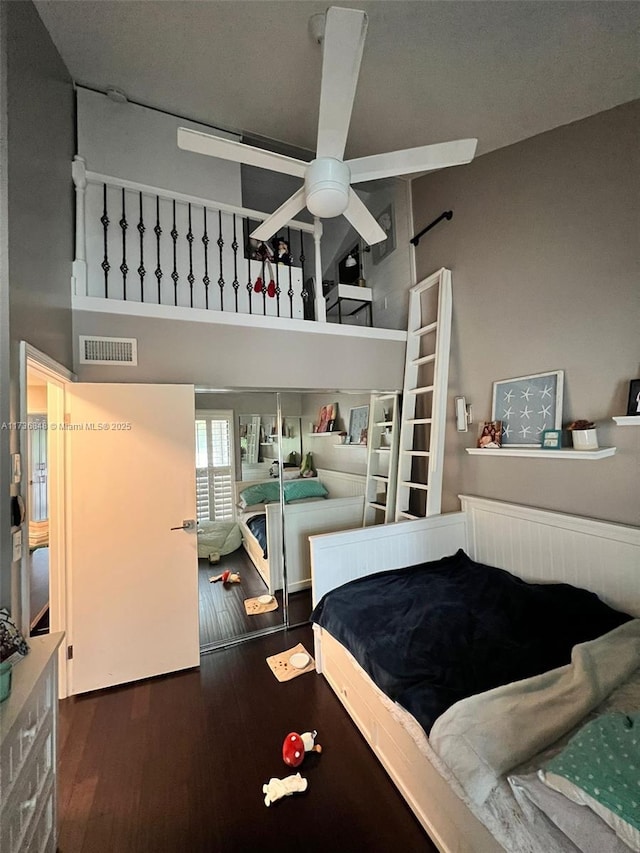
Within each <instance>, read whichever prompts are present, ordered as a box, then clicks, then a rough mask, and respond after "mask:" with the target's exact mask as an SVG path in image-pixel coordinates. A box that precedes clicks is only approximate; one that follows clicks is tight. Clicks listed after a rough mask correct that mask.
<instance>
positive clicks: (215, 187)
mask: <svg viewBox="0 0 640 853" xmlns="http://www.w3.org/2000/svg"><path fill="white" fill-rule="evenodd" d="M77 98H78V101H77V104H78V107H77V108H78V154H80V155H81V156H82V157H84V158H85V159H86V161H87V169H89V170H90V171H92V172H99V173H100V174H103V175H111V176H114V177H118V178H124V179H126V180H129V181H137V182H138V183H142V184H148V185H149V186H152V187H158V188H160V189H168V190H173V191H174V192H181V193H185V194H186V195H194V196H199V197H200V198H207V199H213V200H215V201H219V202H223V203H225V204H235V205H238V206H240V205H241V204H242V190H241V184H240V165H239V164H237V163H230V162H228V161H226V160H220V159H218V158H216V157H205V156H203V155H202V154H193V153H191V152H190V151H181V150H180V149H179V148H178V145H177V142H176V138H177V129H178V128H179V127H189V128H192V129H194V130H200V131H202V132H203V133H215V135H216V136H223V137H225V138H228V139H239V137H238V136H234V135H233V134H230V133H225V132H223V131H220V130H215V131H214V130H212V128H210V127H206V126H205V125H201V124H197V123H196V122H192V121H186V120H185V119H181V118H176V117H175V116H170V115H167V114H166V113H162V112H159V111H158V110H153V109H148V108H147V107H140V106H138V105H137V104H130V103H124V104H118V103H114V102H113V101H112V100H111V99H110V98H108V97H107V96H106V95H102V94H100V93H98V92H92V91H90V90H89V89H83V88H81V87H80V88H78V90H77Z"/></svg>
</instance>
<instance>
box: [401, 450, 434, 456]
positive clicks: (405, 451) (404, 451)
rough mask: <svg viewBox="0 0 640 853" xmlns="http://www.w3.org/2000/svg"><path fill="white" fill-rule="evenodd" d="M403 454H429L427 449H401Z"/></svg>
mask: <svg viewBox="0 0 640 853" xmlns="http://www.w3.org/2000/svg"><path fill="white" fill-rule="evenodd" d="M400 452H401V453H403V454H404V455H405V456H430V452H429V451H428V450H401V451H400Z"/></svg>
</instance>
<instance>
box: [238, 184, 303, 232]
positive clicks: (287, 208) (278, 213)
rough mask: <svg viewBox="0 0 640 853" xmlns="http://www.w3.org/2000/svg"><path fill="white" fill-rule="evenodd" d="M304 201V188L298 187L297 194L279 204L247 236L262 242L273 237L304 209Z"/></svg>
mask: <svg viewBox="0 0 640 853" xmlns="http://www.w3.org/2000/svg"><path fill="white" fill-rule="evenodd" d="M304 200H305V194H304V187H300V189H299V190H298V192H295V193H294V194H293V195H292V196H291V197H290V198H288V199H287V200H286V201H285V202H284V204H281V205H280V207H279V208H278V209H277V210H274V212H273V213H272V214H271V216H269V217H268V218H267V219H265V220H264V222H263V223H261V224H260V225H258V227H257V228H256V229H255V230H254V231H252V232H251V234H250V235H249V236H250V237H252V238H253V239H254V240H262V241H265V240H268V239H269V238H270V237H273V235H274V234H275V233H276V232H277V231H279V229H280V228H282V226H283V225H286V224H287V222H290V221H291V220H292V219H293V217H294V216H295V215H296V213H298V211H299V210H302V208H303V207H304Z"/></svg>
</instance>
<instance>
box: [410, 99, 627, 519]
mask: <svg viewBox="0 0 640 853" xmlns="http://www.w3.org/2000/svg"><path fill="white" fill-rule="evenodd" d="M639 127H640V102H639V101H636V102H633V103H629V104H625V105H623V106H620V107H617V108H616V109H614V110H610V111H608V112H605V113H601V114H599V115H596V116H593V117H591V118H588V119H585V120H583V121H580V122H576V123H574V124H571V125H567V126H565V127H561V128H558V129H556V130H553V131H550V132H548V133H545V134H542V135H540V136H537V137H534V138H532V139H529V140H526V141H524V142H521V143H518V144H517V145H513V146H510V147H509V148H505V149H502V150H499V151H495V152H493V153H491V154H487V155H485V156H483V157H480V158H479V159H478V160H476V161H475V162H473V163H471V164H469V165H468V166H463V167H459V168H456V169H448V170H445V171H442V172H440V173H438V174H435V175H431V176H425V177H423V178H421V179H419V180H416V181H415V182H414V187H413V192H414V222H415V225H416V229H419V228H421V227H422V225H423V224H424V223H427V222H429V221H431V219H433V218H434V217H435V216H437V215H438V214H439V213H441V212H442V211H443V210H447V209H449V208H451V209H453V211H454V216H453V220H452V221H451V222H445V223H443V224H442V225H440V226H438V228H436V229H434V231H433V232H431V233H430V234H429V235H427V237H425V238H424V239H423V240H422V241H421V242H420V245H419V247H418V249H417V252H416V263H417V271H418V279H421V278H423V277H425V276H426V275H428V274H429V273H431V272H432V271H434V270H436V269H438V268H439V267H441V266H446V267H450V268H451V270H452V273H453V298H454V320H453V338H452V346H451V352H452V358H451V373H450V382H449V395H450V405H449V408H448V415H449V423H448V429H447V436H446V461H445V477H444V500H443V509H444V511H451V510H454V509H456V508H458V505H459V504H458V500H457V495H458V494H460V493H470V494H477V495H483V496H487V497H492V498H498V499H504V500H513V501H518V502H521V503H524V504H531V505H534V506H541V507H546V508H550V509H555V510H560V511H564V512H568V513H576V514H581V515H587V516H593V517H597V518H602V519H607V520H612V521H619V522H623V523H630V524H636V525H637V524H639V523H640V477H639V476H638V475H639V473H640V467H639V465H640V428H633V427H616V425H615V424H614V423H613V421H612V420H611V418H612V416H613V415H621V414H625V413H626V406H627V393H628V388H629V381H630V380H631V379H634V378H637V377H638V376H640V333H639V325H638V320H639V318H640V275H639V274H640V242H639V240H638V222H639V216H638V214H639V199H640V146H639V142H640V139H639V133H638V129H639ZM557 369H562V370H564V371H565V396H564V407H563V412H564V417H563V423H564V424H567V423H568V422H570V421H571V420H574V419H576V418H589V419H592V420H596V421H597V425H598V431H599V439H600V444H601V446H604V445H613V446H616V447H617V448H618V451H617V454H616V455H615V456H614V457H612V458H607V459H604V460H602V461H574V460H567V461H561V460H553V459H540V460H530V459H517V458H504V459H496V458H493V457H487V458H484V459H483V458H479V457H477V456H474V457H471V456H469V455H468V454H466V453H465V452H464V448H465V447H468V446H473V445H474V443H475V439H476V425H474V426H473V427H472V431H471V432H469V433H468V434H466V435H465V434H462V433H457V432H456V431H455V427H454V423H453V398H454V396H455V395H457V394H463V395H465V396H466V398H467V401H468V402H471V403H472V404H473V409H474V415H475V418H476V420H480V419H489V417H490V408H491V390H492V382H493V381H494V380H498V379H506V378H509V377H515V376H523V375H527V374H531V373H540V372H544V371H547V370H557Z"/></svg>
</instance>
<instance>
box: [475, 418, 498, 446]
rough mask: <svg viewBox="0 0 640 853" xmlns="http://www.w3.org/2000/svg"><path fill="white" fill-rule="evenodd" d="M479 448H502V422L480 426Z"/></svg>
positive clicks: (491, 422) (490, 422)
mask: <svg viewBox="0 0 640 853" xmlns="http://www.w3.org/2000/svg"><path fill="white" fill-rule="evenodd" d="M478 447H481V448H487V449H490V448H497V447H502V421H488V422H486V423H483V424H480V437H479V438H478Z"/></svg>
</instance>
